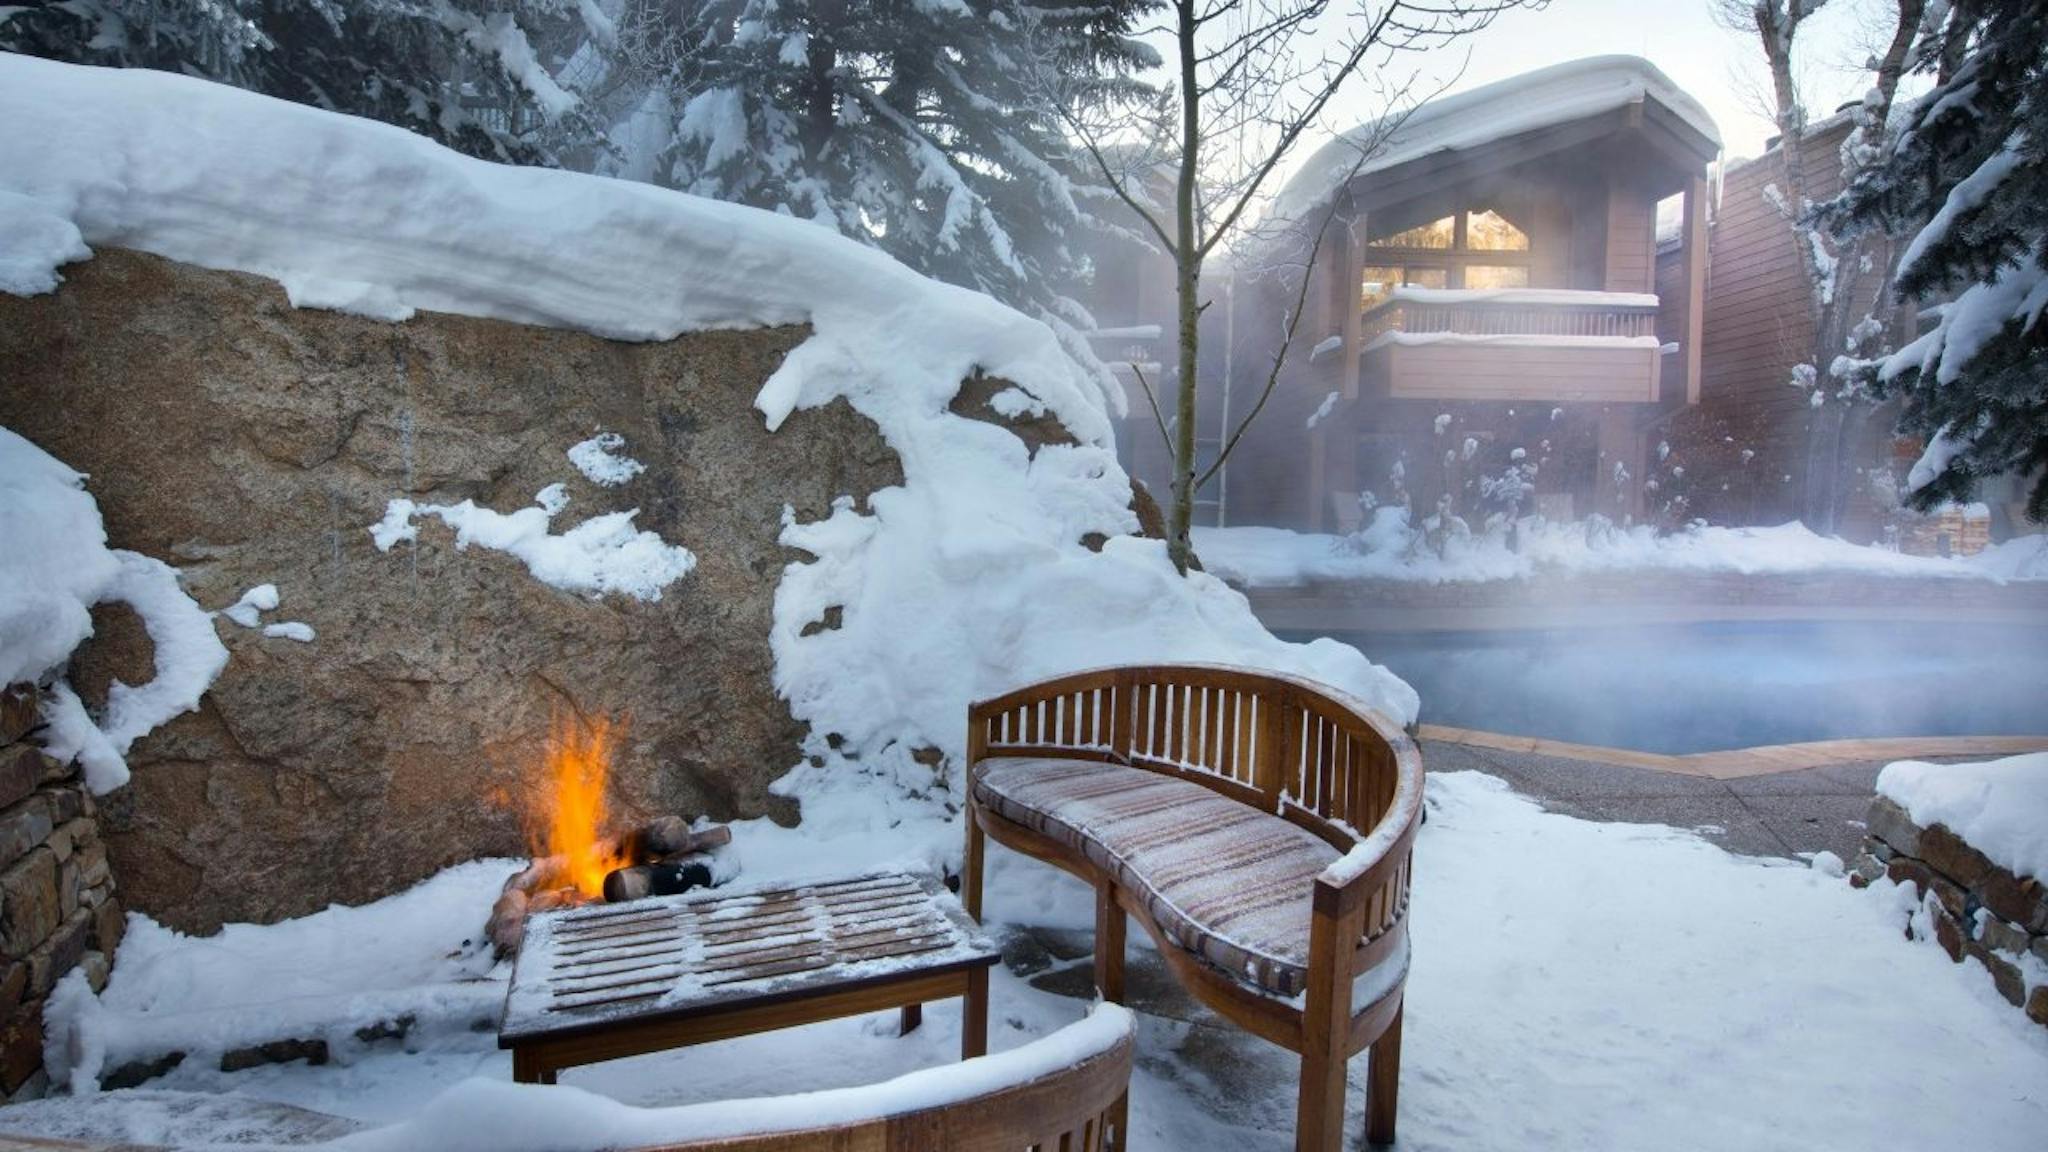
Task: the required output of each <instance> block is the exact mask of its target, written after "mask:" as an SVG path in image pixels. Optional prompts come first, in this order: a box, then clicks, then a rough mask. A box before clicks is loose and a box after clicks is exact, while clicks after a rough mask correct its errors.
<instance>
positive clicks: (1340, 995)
mask: <svg viewBox="0 0 2048 1152" xmlns="http://www.w3.org/2000/svg"><path fill="white" fill-rule="evenodd" d="M1341 895H1342V893H1341V892H1340V890H1339V889H1337V888H1336V887H1335V886H1333V885H1329V884H1324V883H1318V884H1317V885H1316V890H1315V908H1314V912H1313V914H1312V916H1311V918H1310V920H1309V936H1308V987H1306V988H1305V989H1303V992H1304V993H1305V996H1304V1001H1305V1002H1304V1003H1303V1004H1302V1010H1301V1098H1300V1101H1299V1104H1298V1106H1297V1108H1296V1110H1295V1115H1294V1148H1295V1152H1340V1149H1342V1148H1343V1147H1344V1064H1345V1060H1346V1058H1347V1057H1349V1056H1350V1054H1351V1051H1350V1044H1351V963H1350V961H1351V949H1352V946H1353V943H1354V942H1355V941H1356V940H1357V939H1358V937H1359V932H1360V929H1359V919H1360V917H1359V915H1358V913H1357V912H1356V911H1355V910H1353V911H1346V910H1345V909H1344V907H1343V905H1342V903H1341V899H1340V898H1341Z"/></svg>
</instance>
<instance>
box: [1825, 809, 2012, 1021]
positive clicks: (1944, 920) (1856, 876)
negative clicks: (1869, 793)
mask: <svg viewBox="0 0 2048 1152" xmlns="http://www.w3.org/2000/svg"><path fill="white" fill-rule="evenodd" d="M1866 823H1867V825H1868V827H1867V829H1866V831H1867V832H1868V835H1867V836H1865V838H1864V841H1863V852H1862V854H1861V855H1860V856H1858V857H1857V860H1856V866H1855V870H1854V872H1853V873H1852V874H1851V877H1850V880H1851V882H1852V883H1855V884H1857V885H1858V886H1859V887H1860V886H1862V885H1865V884H1868V883H1870V882H1871V881H1872V880H1875V879H1877V878H1878V877H1880V876H1884V877H1888V878H1890V879H1891V880H1892V881H1893V882H1894V883H1898V884H1911V885H1913V887H1914V889H1915V891H1917V892H1918V893H1919V894H1920V896H1921V899H1922V901H1923V902H1924V904H1925V906H1926V909H1927V916H1928V922H1929V923H1930V924H1931V925H1932V928H1933V936H1934V939H1935V941H1936V942H1937V943H1939V944H1940V945H1941V947H1942V950H1943V951H1946V952H1947V953H1948V954H1949V958H1950V959H1952V960H1954V961H1956V962H1957V963H1958V964H1960V963H1962V961H1963V959H1964V958H1965V957H1973V958H1975V959H1976V960H1977V961H1978V962H1979V963H1981V964H1983V965H1984V967H1985V968H1986V969H1987V970H1989V971H1990V973H1991V979H1992V982H1993V983H1994V984H1995V985H1996V986H1997V988H1998V992H1999V995H2001V996H2004V997H2005V998H2006V999H2007V1000H2009V1001H2011V1002H2012V1004H2013V1006H2014V1007H2016V1008H2021V1009H2023V1010H2024V1011H2025V1012H2026V1014H2027V1016H2028V1017H2029V1018H2030V1019H2032V1020H2033V1021H2034V1022H2035V1023H2037V1024H2040V1025H2042V1026H2043V1027H2048V883H2043V882H2042V880H2041V878H2039V877H2035V876H2018V875H2014V874H2013V873H2012V872H2011V871H2010V870H2009V869H2006V868H2003V867H2000V866H1999V865H1998V864H1996V863H1993V862H1992V861H1991V860H1990V859H1989V858H1987V857H1986V856H1985V855H1984V854H1983V853H1982V852H1979V851H1977V849H1975V848H1973V847H1971V846H1970V845H1969V844H1968V843H1967V842H1965V841H1964V840H1963V838H1962V837H1960V836H1958V835H1956V833H1955V832H1954V831H1953V830H1951V829H1950V828H1949V827H1948V826H1947V825H1943V824H1932V825H1929V826H1927V827H1924V828H1923V827H1921V826H1920V825H1918V824H1916V823H1914V822H1913V818H1912V817H1911V816H1910V815H1908V814H1907V812H1906V810H1905V809H1904V808H1902V807H1900V806H1899V805H1898V804H1896V803H1894V802H1893V801H1891V800H1890V799H1889V798H1887V797H1884V796H1879V797H1878V798H1877V799H1876V800H1874V801H1873V802H1872V803H1871V806H1870V816H1869V819H1868V820H1867V821H1866ZM1908 931H1909V932H1910V931H1911V929H1908Z"/></svg>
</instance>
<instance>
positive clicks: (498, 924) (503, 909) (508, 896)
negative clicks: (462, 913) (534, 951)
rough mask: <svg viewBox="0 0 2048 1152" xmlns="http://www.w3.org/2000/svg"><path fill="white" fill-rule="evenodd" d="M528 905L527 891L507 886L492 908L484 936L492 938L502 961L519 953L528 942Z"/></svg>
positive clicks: (492, 944)
mask: <svg viewBox="0 0 2048 1152" xmlns="http://www.w3.org/2000/svg"><path fill="white" fill-rule="evenodd" d="M526 905H527V899H526V892H525V890H524V889H521V888H514V887H511V886H510V885H507V887H506V888H505V890H504V891H503V892H501V893H499V894H498V902H497V903H496V904H493V905H492V906H491V919H490V922H489V923H487V924H486V925H485V926H484V934H485V935H486V936H488V937H490V941H491V946H492V947H493V948H494V949H496V951H497V954H498V958H499V959H501V960H502V959H504V958H505V957H507V956H510V955H512V954H513V953H515V952H517V951H519V945H520V944H522V943H524V942H525V940H526Z"/></svg>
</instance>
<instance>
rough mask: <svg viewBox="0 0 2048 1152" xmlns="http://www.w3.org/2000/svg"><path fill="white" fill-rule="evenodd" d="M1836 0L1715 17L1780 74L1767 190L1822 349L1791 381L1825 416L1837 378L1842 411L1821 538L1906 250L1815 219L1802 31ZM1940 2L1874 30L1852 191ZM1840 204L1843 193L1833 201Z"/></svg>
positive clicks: (1722, 10) (1846, 158)
mask: <svg viewBox="0 0 2048 1152" xmlns="http://www.w3.org/2000/svg"><path fill="white" fill-rule="evenodd" d="M1827 3H1828V0H1716V6H1715V16H1716V18H1717V19H1718V20H1719V21H1720V22H1721V23H1722V24H1723V25H1724V26H1726V27H1728V28H1731V29H1733V30H1735V31H1737V32H1739V33H1742V34H1743V35H1747V36H1752V37H1754V38H1755V39H1756V41H1757V43H1758V45H1759V46H1760V47H1761V49H1762V51H1763V56H1764V61H1765V64H1766V65H1767V66H1768V68H1769V73H1770V95H1769V98H1768V101H1767V102H1766V103H1767V106H1766V108H1765V109H1764V111H1765V112H1766V114H1768V115H1769V116H1770V118H1771V121H1772V123H1773V125H1774V126H1775V127H1776V128H1777V130H1778V164H1779V171H1778V178H1777V180H1776V181H1775V182H1773V183H1772V184H1771V185H1770V186H1769V187H1768V188H1767V189H1766V195H1767V196H1769V197H1770V199H1771V207H1772V208H1773V209H1774V210H1776V211H1777V213H1778V214H1779V215H1780V216H1781V217H1782V218H1783V219H1784V220H1785V222H1786V226H1787V229H1788V235H1789V237H1790V241H1791V244H1792V246H1793V249H1794V256H1795V258H1796V259H1797V260H1798V262H1799V267H1800V269H1801V271H1802V272H1803V273H1804V275H1805V278H1806V283H1807V286H1808V289H1809V293H1810V304H1811V311H1812V316H1813V340H1812V343H1811V345H1810V346H1808V347H1807V348H1805V349H1802V350H1801V351H1802V353H1803V355H1802V357H1801V360H1800V362H1799V363H1797V364H1795V365H1793V368H1792V378H1791V381H1790V383H1792V384H1793V385H1795V386H1797V387H1800V388H1802V389H1805V390H1806V391H1807V394H1808V395H1809V396H1810V397H1812V403H1813V405H1814V407H1815V408H1816V409H1820V408H1826V407H1828V405H1827V399H1828V396H1829V392H1828V390H1827V385H1828V382H1829V381H1835V382H1836V385H1837V387H1836V390H1835V392H1834V393H1833V395H1834V397H1835V399H1837V400H1838V401H1842V402H1843V403H1842V404H1839V405H1837V406H1835V407H1834V408H1832V409H1830V410H1828V411H1827V412H1825V413H1824V414H1823V415H1821V416H1819V417H1817V418H1816V420H1815V422H1814V427H1813V429H1812V431H1811V441H1812V442H1811V445H1810V451H1809V460H1810V463H1811V464H1812V465H1813V467H1812V475H1810V476H1809V478H1808V485H1807V496H1806V516H1805V519H1806V520H1807V521H1808V522H1809V523H1810V524H1812V525H1813V526H1814V527H1815V528H1817V529H1819V530H1821V531H1830V530H1832V529H1833V528H1834V527H1835V521H1836V518H1837V516H1838V515H1839V510H1840V506H1841V503H1842V500H1843V498H1844V496H1845V492H1844V487H1843V485H1841V484H1840V483H1839V475H1838V473H1839V471H1840V469H1841V461H1840V455H1841V449H1842V445H1843V442H1844V441H1845V439H1846V438H1847V432H1848V431H1849V429H1850V428H1851V427H1852V426H1853V425H1854V424H1858V423H1860V422H1861V421H1863V420H1866V419H1868V417H1869V412H1868V406H1867V405H1865V406H1864V407H1862V408H1860V409H1855V410H1854V411H1853V413H1852V411H1851V410H1852V408H1854V405H1853V403H1852V402H1855V401H1859V400H1862V399H1864V396H1863V395H1862V389H1861V388H1860V386H1858V385H1856V384H1855V383H1854V382H1853V381H1852V380H1851V379H1850V377H1849V376H1848V375H1847V373H1846V372H1845V371H1844V370H1843V367H1842V366H1843V365H1844V364H1846V363H1849V362H1853V361H1855V360H1862V359H1867V358H1869V357H1870V356H1873V355H1875V354H1877V353H1878V352H1879V351H1880V350H1881V348H1882V346H1883V345H1884V344H1885V342H1886V341H1887V340H1888V339H1889V337H1890V335H1891V333H1890V330H1889V328H1890V326H1888V325H1887V324H1885V323H1884V322H1883V321H1882V320H1880V319H1879V318H1878V317H1877V316H1875V315H1874V314H1873V310H1874V309H1877V308H1881V307H1882V306H1883V303H1884V301H1886V300H1887V299H1888V298H1889V296H1890V291H1889V288H1890V280H1891V273H1892V269H1893V266H1894V264H1895V263H1896V253H1895V252H1894V251H1893V244H1892V238H1891V237H1888V236H1884V235H1882V234H1880V233H1877V232H1875V231H1866V232H1862V233H1859V234H1857V235H1855V236H1853V237H1848V238H1837V237H1836V236H1834V235H1832V234H1831V233H1830V232H1829V231H1828V230H1827V229H1826V228H1825V227H1823V226H1822V224H1821V222H1820V221H1819V219H1818V218H1817V215H1816V211H1815V210H1816V207H1817V205H1816V203H1815V201H1814V199H1813V197H1812V195H1811V193H1812V192H1813V189H1812V188H1811V187H1810V186H1809V181H1808V179H1807V171H1806V168H1805V159H1806V156H1805V141H1806V136H1807V133H1808V130H1809V127H1810V120H1809V117H1808V112H1807V108H1806V105H1805V102H1804V100H1803V99H1802V98H1801V95H1800V91H1799V84H1798V82H1797V79H1796V75H1795V72H1794V67H1795V64H1794V56H1793V53H1794V48H1795V46H1796V45H1797V44H1798V43H1799V39H1798V37H1799V33H1800V31H1801V30H1802V29H1804V28H1805V27H1807V22H1808V21H1809V20H1810V19H1812V17H1813V16H1814V15H1815V14H1816V13H1817V12H1819V11H1820V10H1821V9H1822V8H1823V7H1825V6H1826V5H1827ZM1946 7H1947V6H1946V5H1945V4H1943V3H1941V0H1936V2H1935V3H1933V4H1929V3H1928V2H1927V0H1890V3H1889V4H1887V5H1885V6H1884V8H1885V11H1883V12H1882V14H1881V15H1880V14H1879V13H1878V12H1877V11H1875V10H1873V12H1872V13H1871V14H1870V17H1869V20H1868V21H1867V22H1866V26H1865V28H1864V30H1863V31H1864V36H1865V38H1866V39H1868V40H1869V41H1871V44H1870V48H1871V54H1870V56H1869V57H1868V59H1866V60H1865V61H1863V63H1862V70H1863V71H1864V72H1865V73H1866V74H1867V75H1869V77H1870V87H1869V89H1868V90H1867V91H1866V92H1865V93H1864V96H1863V99H1862V101H1861V102H1860V103H1859V104H1858V105H1857V107H1856V109H1855V111H1854V113H1853V115H1854V117H1855V125H1854V127H1853V128H1851V130H1850V132H1849V135H1848V136H1847V137H1846V138H1845V139H1844V140H1843V142H1842V147H1841V154H1840V162H1841V187H1845V188H1846V187H1848V186H1849V185H1851V184H1853V183H1854V182H1855V180H1856V178H1857V177H1858V176H1859V175H1861V174H1862V173H1864V172H1866V171H1868V170H1869V169H1870V168H1871V167H1873V166H1874V165H1876V164H1879V163H1881V162H1882V160H1883V157H1884V154H1885V140H1886V129H1885V125H1886V123H1887V121H1889V120H1890V118H1891V110H1892V102H1893V100H1894V99H1896V97H1897V94H1898V88H1899V81H1900V79H1901V77H1903V76H1904V75H1905V73H1906V70H1907V67H1908V65H1909V64H1910V63H1911V59H1912V54H1913V53H1914V51H1915V47H1914V46H1915V45H1916V44H1921V43H1926V42H1929V41H1928V36H1927V33H1928V32H1929V31H1930V28H1929V27H1928V26H1929V25H1930V24H1934V23H1938V22H1939V21H1940V19H1941V18H1942V17H1941V13H1942V12H1943V11H1945V10H1946ZM1829 195H1832V193H1830V194H1829Z"/></svg>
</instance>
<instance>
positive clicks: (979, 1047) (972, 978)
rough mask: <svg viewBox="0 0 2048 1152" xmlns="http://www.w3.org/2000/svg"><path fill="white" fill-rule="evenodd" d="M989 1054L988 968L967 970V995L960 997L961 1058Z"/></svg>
mask: <svg viewBox="0 0 2048 1152" xmlns="http://www.w3.org/2000/svg"><path fill="white" fill-rule="evenodd" d="M986 1055H988V969H986V968H980V967H976V968H970V969H968V970H967V995H965V996H963V997H961V999H960V1058H961V1059H962V1060H972V1059H974V1058H975V1057H976V1056H986Z"/></svg>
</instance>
